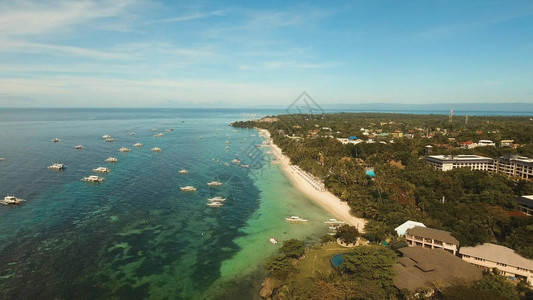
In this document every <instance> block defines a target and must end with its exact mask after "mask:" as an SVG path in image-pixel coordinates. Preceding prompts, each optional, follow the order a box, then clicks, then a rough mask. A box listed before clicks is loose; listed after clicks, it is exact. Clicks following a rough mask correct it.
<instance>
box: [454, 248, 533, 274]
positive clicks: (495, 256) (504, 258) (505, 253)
mask: <svg viewBox="0 0 533 300" xmlns="http://www.w3.org/2000/svg"><path fill="white" fill-rule="evenodd" d="M459 253H460V254H463V255H469V256H473V257H478V258H483V259H486V260H490V261H493V262H499V263H504V264H506V265H509V266H513V267H520V268H524V269H528V270H533V261H532V260H530V259H527V258H524V257H522V256H520V255H518V254H517V253H516V252H515V251H514V250H513V249H510V248H507V247H504V246H500V245H496V244H491V243H485V244H483V245H479V246H476V247H462V248H461V250H460V251H459Z"/></svg>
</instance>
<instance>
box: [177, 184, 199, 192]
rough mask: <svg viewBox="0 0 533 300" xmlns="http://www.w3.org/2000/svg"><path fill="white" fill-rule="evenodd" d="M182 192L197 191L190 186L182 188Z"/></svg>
mask: <svg viewBox="0 0 533 300" xmlns="http://www.w3.org/2000/svg"><path fill="white" fill-rule="evenodd" d="M180 190H181V191H182V192H194V191H196V188H195V187H194V186H190V185H188V186H184V187H180Z"/></svg>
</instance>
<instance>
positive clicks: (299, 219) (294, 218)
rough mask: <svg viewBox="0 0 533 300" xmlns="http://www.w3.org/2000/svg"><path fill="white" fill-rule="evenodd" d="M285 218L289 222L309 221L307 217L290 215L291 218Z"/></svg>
mask: <svg viewBox="0 0 533 300" xmlns="http://www.w3.org/2000/svg"><path fill="white" fill-rule="evenodd" d="M285 220H287V221H289V222H307V220H306V219H302V218H300V217H298V216H290V217H289V218H285Z"/></svg>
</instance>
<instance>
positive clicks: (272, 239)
mask: <svg viewBox="0 0 533 300" xmlns="http://www.w3.org/2000/svg"><path fill="white" fill-rule="evenodd" d="M269 241H270V242H271V243H272V244H274V245H275V244H277V243H278V239H277V238H275V237H271V238H270V239H269Z"/></svg>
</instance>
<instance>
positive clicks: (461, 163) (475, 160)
mask: <svg viewBox="0 0 533 300" xmlns="http://www.w3.org/2000/svg"><path fill="white" fill-rule="evenodd" d="M425 159H426V161H427V162H428V163H429V164H430V165H432V166H433V167H435V169H437V170H441V171H449V170H451V169H455V168H470V169H472V170H481V171H492V170H493V166H494V159H492V158H490V157H484V156H479V155H428V156H426V157H425Z"/></svg>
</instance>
